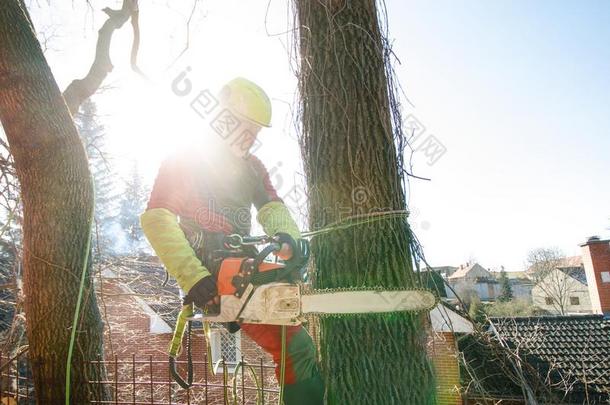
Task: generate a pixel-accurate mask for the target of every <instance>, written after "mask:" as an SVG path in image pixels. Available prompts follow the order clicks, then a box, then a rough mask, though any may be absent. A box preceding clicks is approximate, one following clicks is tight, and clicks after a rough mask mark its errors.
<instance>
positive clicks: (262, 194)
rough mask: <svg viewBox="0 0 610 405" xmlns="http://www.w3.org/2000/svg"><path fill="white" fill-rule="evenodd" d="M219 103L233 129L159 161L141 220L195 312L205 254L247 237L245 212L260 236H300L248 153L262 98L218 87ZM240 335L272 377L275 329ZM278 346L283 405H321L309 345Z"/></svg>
mask: <svg viewBox="0 0 610 405" xmlns="http://www.w3.org/2000/svg"><path fill="white" fill-rule="evenodd" d="M219 102H220V106H221V107H223V109H222V111H221V113H220V114H219V117H218V119H220V118H222V120H220V121H224V122H225V123H227V122H228V123H230V122H235V123H237V124H236V125H220V126H214V125H213V127H214V128H215V129H217V128H221V129H222V130H221V131H217V132H219V135H220V136H214V135H212V134H210V133H208V134H207V137H206V138H205V139H204V141H205V145H203V144H202V145H198V146H195V147H193V145H190V148H189V149H188V150H187V151H183V152H179V153H177V154H176V156H174V157H171V158H170V159H167V160H166V161H165V162H164V163H163V164H162V166H161V168H160V170H159V173H158V175H157V178H156V180H155V184H154V186H153V190H152V193H151V197H150V200H149V202H148V207H147V210H146V212H144V213H143V214H142V216H141V223H142V229H143V230H144V233H145V235H146V237H147V238H148V240H149V241H150V243H151V245H152V247H153V248H154V250H155V252H156V253H157V255H158V256H159V258H160V259H161V261H162V262H163V263H164V265H165V266H166V267H167V270H168V272H169V273H170V274H171V275H172V276H173V277H175V278H176V280H177V282H178V284H179V285H180V287H181V288H182V290H183V291H185V292H186V293H187V295H186V297H185V299H184V303H185V304H190V303H194V304H195V305H196V306H198V307H200V308H203V307H205V306H206V305H210V304H212V303H213V302H214V300H215V298H216V297H217V290H216V281H215V279H214V277H213V276H212V275H211V274H213V273H214V263H213V258H212V257H211V254H212V253H213V252H214V251H215V250H218V249H222V240H223V238H224V236H225V235H228V234H232V233H238V234H241V235H247V234H248V233H249V232H250V226H251V216H250V208H251V206H252V205H254V206H255V207H256V209H257V210H258V214H257V220H258V222H259V223H260V224H261V225H262V226H263V229H264V230H265V232H266V233H267V234H268V235H276V234H278V233H285V234H288V235H290V236H291V237H292V238H294V239H295V240H296V239H298V238H300V236H301V235H300V232H299V230H298V227H297V225H296V223H295V222H294V220H293V219H292V217H291V216H290V213H289V211H288V209H287V207H286V206H285V205H284V203H283V202H282V200H281V199H280V198H279V197H278V195H277V193H276V191H275V189H274V188H273V186H272V185H271V182H270V179H269V174H268V173H267V171H266V169H265V167H264V166H263V164H262V162H261V161H260V160H259V159H258V158H256V157H255V156H253V155H251V154H250V153H249V151H250V148H251V147H252V145H253V144H254V141H255V140H256V136H257V134H258V132H259V131H260V129H261V128H262V127H263V126H265V127H269V126H270V121H271V103H270V101H269V98H268V97H267V95H266V94H265V92H264V91H263V90H262V89H261V88H260V87H259V86H257V85H256V84H254V83H252V82H251V81H249V80H246V79H243V78H237V79H234V80H232V81H230V82H229V83H227V84H226V85H225V86H224V87H223V89H222V90H221V92H220V95H219ZM218 119H217V120H218ZM229 127H231V128H230V129H229ZM292 254H293V251H292V247H291V246H290V245H289V244H283V245H282V249H281V250H280V252H279V253H278V255H279V256H280V257H281V258H283V259H286V260H288V259H290V258H291V257H292ZM234 326H235V325H234ZM240 327H241V329H242V330H243V331H244V332H245V333H246V334H247V335H248V336H249V337H250V338H252V340H254V341H255V342H256V343H258V344H259V345H260V346H261V347H262V348H263V349H264V350H266V351H267V352H268V353H270V354H271V355H272V356H273V359H274V361H275V363H276V366H277V367H276V375H279V372H280V370H279V361H280V353H281V347H282V341H281V329H280V326H275V325H253V324H241V325H240ZM286 345H287V360H286V370H285V383H286V386H285V398H284V399H285V403H286V404H287V405H292V404H312V405H313V404H321V403H322V402H323V395H324V389H323V384H322V380H321V378H320V376H319V372H318V368H317V364H316V359H315V357H316V351H315V347H314V345H313V342H312V340H311V337H310V336H309V334H308V333H307V331H306V330H305V329H304V328H303V327H302V326H292V327H287V331H286Z"/></svg>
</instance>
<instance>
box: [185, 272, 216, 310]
mask: <svg viewBox="0 0 610 405" xmlns="http://www.w3.org/2000/svg"><path fill="white" fill-rule="evenodd" d="M217 295H218V291H217V290H216V280H214V277H212V276H206V277H204V278H202V279H201V280H199V281H198V282H196V283H195V284H194V285H193V286H192V287H191V289H190V290H189V292H188V294H186V296H185V297H184V300H183V302H182V304H183V305H189V304H195V305H196V306H198V307H199V308H205V307H206V306H213V305H214V304H216V302H215V300H214V298H215V297H216V296H217Z"/></svg>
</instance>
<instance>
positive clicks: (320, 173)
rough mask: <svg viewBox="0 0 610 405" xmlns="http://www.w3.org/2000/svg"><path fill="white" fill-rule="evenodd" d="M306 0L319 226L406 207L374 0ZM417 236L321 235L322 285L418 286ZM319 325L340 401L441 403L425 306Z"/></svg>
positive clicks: (379, 229)
mask: <svg viewBox="0 0 610 405" xmlns="http://www.w3.org/2000/svg"><path fill="white" fill-rule="evenodd" d="M295 4H296V11H297V14H298V24H299V34H300V35H299V38H300V52H301V63H300V72H299V80H300V84H299V86H300V92H301V100H302V104H301V113H302V125H303V128H302V135H301V150H302V155H303V160H304V164H305V173H306V178H307V186H308V194H309V216H310V226H311V227H312V228H314V229H316V228H320V227H323V226H326V225H329V224H331V223H333V222H335V221H338V220H341V219H342V218H345V217H346V216H349V215H354V214H363V213H368V212H376V211H381V210H405V209H406V202H405V195H404V191H403V189H402V183H401V179H402V171H401V168H400V164H399V159H398V157H397V153H398V151H397V147H396V145H395V139H394V136H393V128H392V112H391V110H390V102H389V94H390V89H389V87H388V77H387V76H386V65H385V60H384V44H383V37H382V34H381V32H380V26H379V21H378V15H377V10H376V4H375V1H374V0H362V1H342V0H334V1H332V0H323V1H310V0H297V1H296V3H295ZM409 242H410V232H409V230H408V226H407V223H406V219H405V218H400V219H392V220H389V219H388V220H383V221H378V222H374V223H369V224H367V225H358V226H355V227H353V228H350V229H347V230H344V231H338V232H333V233H330V234H327V235H326V236H322V237H318V238H316V239H314V241H313V243H312V253H313V256H314V264H315V273H314V284H315V287H316V288H337V287H362V286H385V287H412V286H416V285H417V284H418V283H417V274H416V273H415V272H414V271H413V268H412V261H411V254H410V250H409ZM320 329H321V333H320V351H321V358H322V367H323V371H324V374H325V381H326V387H327V402H328V403H329V404H430V403H434V402H435V393H434V392H435V385H434V379H433V376H432V372H431V368H430V363H429V361H428V359H427V355H426V350H425V341H426V334H425V322H424V318H423V316H421V315H415V314H405V313H394V314H387V315H375V316H369V315H366V316H364V315H362V316H353V317H346V318H339V319H337V318H324V319H322V320H321V325H320Z"/></svg>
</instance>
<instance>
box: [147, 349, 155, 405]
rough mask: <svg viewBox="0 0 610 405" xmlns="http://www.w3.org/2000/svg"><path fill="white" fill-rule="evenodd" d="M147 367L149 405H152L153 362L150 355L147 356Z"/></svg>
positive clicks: (153, 401)
mask: <svg viewBox="0 0 610 405" xmlns="http://www.w3.org/2000/svg"><path fill="white" fill-rule="evenodd" d="M148 365H149V369H150V403H151V404H154V403H155V400H154V395H153V361H152V354H150V355H148Z"/></svg>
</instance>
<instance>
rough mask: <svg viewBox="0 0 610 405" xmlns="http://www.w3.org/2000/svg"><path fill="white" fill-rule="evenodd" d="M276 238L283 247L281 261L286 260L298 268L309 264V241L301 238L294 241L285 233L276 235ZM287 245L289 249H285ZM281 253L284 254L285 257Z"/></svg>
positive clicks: (280, 255) (279, 254)
mask: <svg viewBox="0 0 610 405" xmlns="http://www.w3.org/2000/svg"><path fill="white" fill-rule="evenodd" d="M274 238H275V239H276V240H277V241H278V242H279V243H280V245H281V246H282V248H281V249H280V252H279V253H278V256H279V257H280V259H283V260H286V261H287V262H289V263H291V264H294V265H295V266H298V267H301V266H304V265H305V264H306V263H307V260H308V259H309V242H308V241H307V240H305V239H301V238H299V239H294V238H293V237H292V236H290V235H289V234H287V233H285V232H278V233H276V234H275V236H274ZM286 245H287V246H289V248H288V249H286V248H285V246H286ZM281 253H284V256H282V254H281ZM286 253H288V254H286Z"/></svg>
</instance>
